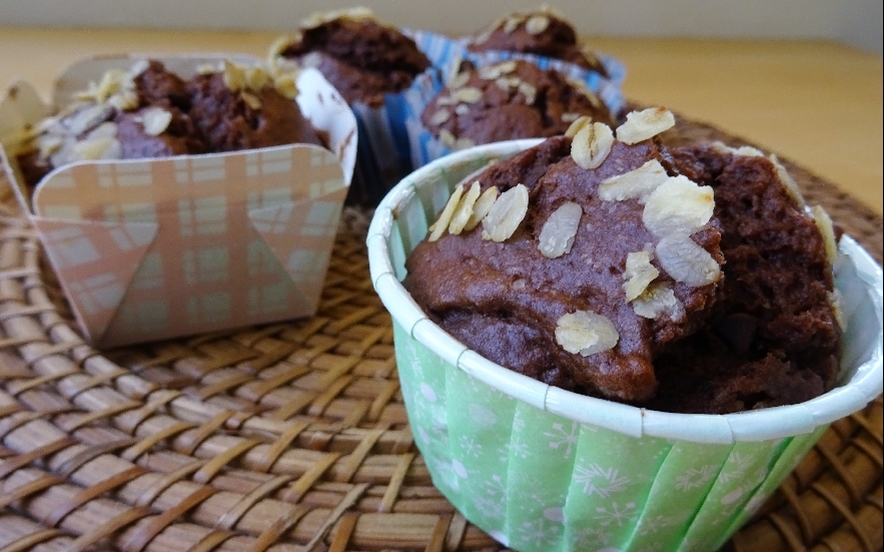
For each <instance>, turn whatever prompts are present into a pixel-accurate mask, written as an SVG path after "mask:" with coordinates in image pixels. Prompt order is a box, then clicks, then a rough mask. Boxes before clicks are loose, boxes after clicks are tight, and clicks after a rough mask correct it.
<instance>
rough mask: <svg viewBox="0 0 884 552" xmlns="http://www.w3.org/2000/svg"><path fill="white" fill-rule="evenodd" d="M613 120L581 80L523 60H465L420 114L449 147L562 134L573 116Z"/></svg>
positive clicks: (609, 123)
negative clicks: (487, 62) (477, 62)
mask: <svg viewBox="0 0 884 552" xmlns="http://www.w3.org/2000/svg"><path fill="white" fill-rule="evenodd" d="M582 115H588V116H590V117H592V118H593V120H595V121H600V122H603V123H605V124H608V125H612V124H613V123H614V121H613V119H612V117H611V114H610V112H609V111H608V108H607V107H606V106H605V104H604V103H603V102H602V101H601V100H600V99H599V98H598V97H597V96H596V95H595V94H593V93H592V92H591V91H590V90H589V89H588V88H586V86H583V85H582V83H578V82H576V81H573V80H570V79H568V78H567V77H565V75H563V74H562V73H559V72H558V71H555V70H552V69H546V70H544V69H541V68H539V67H537V66H536V65H534V64H533V63H529V62H527V61H517V60H511V61H504V62H500V63H495V64H491V65H487V66H483V67H479V68H476V67H473V66H472V65H471V64H464V65H463V66H462V68H461V71H460V72H459V73H458V74H457V75H456V76H454V77H453V78H452V79H451V80H450V81H449V83H448V85H447V86H446V87H445V88H444V89H443V90H442V91H441V92H440V93H439V94H438V95H437V96H436V97H434V98H433V99H432V100H431V101H430V103H429V104H427V107H426V108H425V109H424V111H423V113H422V115H421V122H422V123H423V125H424V127H425V128H426V129H427V130H428V131H429V132H430V133H432V134H433V135H434V136H436V137H437V138H440V139H442V140H443V142H446V145H449V146H450V147H453V148H459V147H460V146H468V145H476V144H488V143H491V142H497V141H500V140H510V139H515V138H543V137H547V136H554V135H556V134H564V132H565V131H566V130H567V129H568V127H569V126H570V125H571V123H573V122H574V121H575V120H576V119H577V118H578V117H580V116H582Z"/></svg>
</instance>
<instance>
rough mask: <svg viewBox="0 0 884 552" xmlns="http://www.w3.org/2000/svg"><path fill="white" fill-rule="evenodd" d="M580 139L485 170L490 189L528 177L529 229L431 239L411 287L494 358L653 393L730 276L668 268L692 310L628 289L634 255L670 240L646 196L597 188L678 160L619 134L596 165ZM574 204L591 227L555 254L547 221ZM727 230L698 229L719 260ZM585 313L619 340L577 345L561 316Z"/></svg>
mask: <svg viewBox="0 0 884 552" xmlns="http://www.w3.org/2000/svg"><path fill="white" fill-rule="evenodd" d="M575 139H576V138H575ZM571 148H572V140H571V139H570V138H568V137H564V136H559V137H553V138H550V139H548V140H546V141H545V142H543V143H542V144H541V145H540V146H537V147H535V148H532V149H530V150H528V151H526V152H523V153H521V154H518V155H516V156H515V157H513V158H511V159H510V160H507V161H504V162H501V163H499V164H497V165H494V166H492V167H491V168H489V169H488V170H487V171H485V172H484V173H482V174H481V175H479V176H478V177H477V178H476V180H478V181H479V182H480V184H481V187H482V188H483V189H486V188H488V187H491V186H497V187H498V188H499V189H500V190H501V192H503V191H505V190H507V189H509V188H511V187H513V186H515V185H516V183H521V184H523V185H524V186H525V187H527V189H528V193H529V205H530V209H529V210H528V212H527V214H526V216H525V218H524V219H523V220H522V222H521V224H520V225H519V226H518V229H517V230H516V231H515V232H514V233H513V235H512V236H511V237H510V238H508V239H506V240H505V241H503V242H495V241H490V240H487V239H483V236H482V229H481V228H477V229H475V230H473V231H464V232H462V233H461V234H459V235H454V234H451V233H446V234H444V235H443V236H441V237H440V238H439V239H438V240H437V241H433V242H430V241H425V242H422V243H421V244H419V245H418V246H417V247H416V248H415V250H414V251H413V252H412V254H411V255H410V257H409V258H408V262H407V264H406V268H407V270H408V276H407V277H406V279H405V281H404V285H405V287H406V288H407V289H408V290H409V292H410V293H411V294H412V295H413V296H414V298H415V300H416V301H417V302H418V304H420V305H421V306H422V307H423V308H424V309H425V310H426V311H427V312H428V313H429V314H430V315H431V316H432V317H433V318H434V320H436V321H437V322H438V323H439V324H440V325H441V326H442V327H443V328H445V329H446V330H447V331H449V332H451V333H452V335H454V336H455V337H456V338H458V339H460V340H462V341H463V342H464V343H465V344H466V345H467V346H469V347H471V348H473V349H475V350H476V351H478V352H479V353H481V354H482V355H483V356H486V357H487V358H490V359H492V360H495V361H498V362H500V363H502V364H503V365H505V366H507V367H509V368H512V369H514V370H516V371H518V372H521V373H523V374H526V375H529V376H531V377H534V378H536V379H539V380H541V381H543V382H546V383H550V384H553V385H557V386H560V387H563V388H566V389H576V390H580V391H583V392H586V393H590V394H593V395H599V396H605V397H612V398H617V399H620V400H626V401H643V400H648V399H650V398H651V397H653V396H654V395H655V393H656V390H657V379H656V377H655V375H654V367H653V358H654V357H655V356H656V355H657V354H658V353H659V351H660V350H661V349H662V348H663V347H664V346H665V345H666V344H667V343H669V342H671V341H673V340H676V339H679V338H681V337H683V336H684V335H686V334H688V333H690V332H692V331H693V330H694V329H695V325H696V324H697V321H698V320H701V319H702V318H703V317H704V316H705V314H706V313H707V311H708V310H709V308H710V306H711V304H712V302H713V300H714V298H715V295H716V291H717V289H718V286H719V280H720V279H719V278H717V277H716V278H713V279H712V281H710V282H709V283H707V284H704V285H688V284H685V283H682V282H678V281H675V280H674V279H673V278H671V277H670V276H668V275H667V274H666V273H665V271H664V270H662V268H660V267H658V269H659V272H660V275H659V277H658V278H657V279H656V280H655V284H660V285H665V286H666V287H668V288H669V289H671V291H672V292H673V294H674V297H675V298H676V299H677V300H678V303H679V305H680V306H681V309H680V310H681V312H670V313H664V314H662V315H660V316H657V317H655V318H653V319H649V318H645V317H643V316H640V315H639V314H637V313H636V312H635V309H634V306H633V304H631V303H630V302H628V301H627V300H626V298H625V296H624V282H625V280H624V272H625V271H626V264H627V257H628V255H629V254H630V253H636V252H642V251H647V250H650V251H653V250H654V248H655V246H656V245H657V244H658V243H659V242H660V241H661V240H660V238H659V237H658V236H656V235H654V233H653V232H651V231H650V230H649V229H648V228H647V227H646V226H645V225H644V224H643V222H642V220H643V211H644V206H643V205H642V204H641V203H640V202H639V201H638V200H636V199H629V200H624V201H617V200H603V199H601V198H600V197H599V195H598V194H597V189H598V187H599V185H600V183H601V182H603V181H605V180H606V179H608V178H609V177H612V176H616V175H620V174H623V173H626V172H629V171H631V170H633V169H636V168H638V167H640V166H642V165H643V164H644V163H646V162H648V161H651V160H654V161H657V162H660V161H663V162H666V161H667V160H666V159H665V156H664V154H663V152H662V151H661V149H660V147H659V146H658V145H657V144H656V143H655V142H654V141H651V140H645V141H642V142H639V143H637V144H635V145H627V144H623V143H620V142H616V143H614V145H613V148H612V150H611V152H610V154H609V155H608V156H607V158H606V159H605V161H604V163H602V164H601V166H599V167H598V168H597V169H592V170H585V169H583V168H581V167H580V166H578V165H577V164H576V163H575V161H574V159H573V158H572V156H571V155H570V152H571ZM566 202H573V203H576V204H578V205H579V208H580V213H581V214H580V222H579V227H578V228H577V231H576V235H575V236H574V239H573V245H572V247H571V248H570V251H569V252H567V253H565V254H562V255H560V256H558V257H556V258H548V257H547V256H545V255H544V254H543V253H542V252H541V250H540V248H539V247H538V242H539V240H540V235H541V233H542V228H543V226H544V224H545V222H546V221H547V220H548V219H549V218H550V216H551V214H552V213H553V212H554V211H555V210H556V209H558V208H559V207H561V206H562V205H563V204H564V203H566ZM719 238H720V236H719V233H718V230H717V228H716V227H715V225H714V224H703V225H702V226H701V228H699V229H698V230H697V231H695V232H693V233H692V236H691V239H692V240H693V241H694V242H695V243H696V244H697V245H699V246H700V247H701V248H702V249H703V250H704V251H705V252H707V253H708V254H709V255H710V260H714V262H715V263H716V266H717V263H720V262H721V256H720V251H719V249H718V242H719ZM653 262H655V263H656V260H655V261H653ZM578 311H591V312H593V313H596V314H598V315H602V316H603V317H605V318H607V319H608V320H609V321H610V322H612V323H613V325H614V327H615V328H616V331H617V333H618V334H619V339H618V340H617V342H616V345H615V346H614V347H612V348H609V349H607V350H604V351H601V352H598V353H594V354H590V355H588V356H584V355H583V354H580V353H576V354H575V353H572V352H569V351H567V350H566V349H565V348H564V347H563V346H562V344H561V343H560V340H559V339H558V338H557V336H556V328H557V322H558V321H559V320H561V319H562V317H563V316H564V315H566V314H569V313H575V312H578Z"/></svg>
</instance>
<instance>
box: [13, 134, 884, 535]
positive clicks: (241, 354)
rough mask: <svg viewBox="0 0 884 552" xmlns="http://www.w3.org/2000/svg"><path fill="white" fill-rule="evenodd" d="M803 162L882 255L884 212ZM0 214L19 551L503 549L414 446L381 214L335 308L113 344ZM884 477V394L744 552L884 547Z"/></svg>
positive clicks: (337, 257) (807, 469)
mask: <svg viewBox="0 0 884 552" xmlns="http://www.w3.org/2000/svg"><path fill="white" fill-rule="evenodd" d="M672 134H673V133H670V135H672ZM674 136H675V140H677V141H691V140H696V139H710V138H711V139H722V140H724V141H726V142H730V143H734V144H740V143H744V142H743V141H742V140H739V139H734V138H733V137H730V136H726V135H724V134H723V133H721V132H719V131H717V130H715V129H714V128H712V127H709V126H706V125H702V124H699V123H694V122H684V123H680V127H679V128H678V130H677V131H676V132H675V133H674ZM786 164H787V165H788V166H789V168H790V169H791V170H792V173H793V175H794V176H795V178H796V180H797V181H798V182H799V185H800V186H801V187H802V188H803V190H804V192H805V193H806V195H807V197H808V201H809V202H810V203H820V204H822V205H823V206H824V207H825V208H826V209H827V210H828V211H829V213H830V214H831V215H832V218H833V219H834V220H835V221H836V222H838V223H840V224H841V225H842V226H843V228H844V229H845V231H846V232H847V233H849V234H851V235H852V236H853V237H854V238H856V239H857V240H858V241H859V242H860V243H862V244H863V245H864V246H865V247H866V248H868V250H869V251H870V252H871V253H872V254H873V255H874V256H875V257H876V258H877V259H878V261H879V262H880V261H881V253H882V221H881V218H880V217H878V216H875V215H874V214H873V213H871V212H869V211H868V210H867V209H866V208H864V207H863V206H861V205H860V204H858V203H857V202H856V201H854V200H853V199H851V198H850V197H848V196H845V195H843V194H839V193H837V192H836V191H835V190H834V188H832V187H831V186H830V185H828V184H826V183H825V182H823V181H821V180H819V179H818V178H815V177H814V176H813V175H811V174H809V173H808V172H807V171H805V170H802V169H801V168H800V167H795V166H794V165H792V164H789V163H788V162H787V161H786ZM5 188H6V187H5V186H4V189H5ZM0 218H2V220H0V506H2V511H0V551H2V552H9V551H18V550H35V551H42V550H46V551H54V550H125V551H139V550H150V551H185V550H194V551H199V550H204V551H208V550H230V551H234V550H236V551H262V550H276V551H283V550H311V549H312V550H332V551H345V550H350V551H368V550H431V551H439V550H488V551H492V550H500V546H499V545H498V544H496V543H495V542H494V541H493V540H492V539H491V538H490V537H488V536H487V535H485V534H484V533H483V532H482V531H481V530H479V529H478V528H476V527H475V526H473V525H471V524H470V523H468V522H466V521H465V520H464V518H463V517H462V516H460V515H459V514H458V513H457V512H455V511H454V509H453V508H452V506H451V505H450V504H449V503H448V501H446V500H445V498H443V497H442V495H441V494H440V493H439V492H438V491H436V490H435V488H434V487H433V486H432V483H431V481H430V477H429V474H428V473H427V469H426V467H425V465H424V462H423V460H422V458H421V456H420V454H419V453H418V452H417V450H416V448H415V446H414V441H413V439H412V435H411V432H410V430H409V426H408V424H407V421H406V415H405V408H404V406H403V403H402V397H401V396H400V393H399V387H398V381H397V378H396V366H395V363H394V357H393V345H392V329H391V325H390V318H389V317H388V315H387V314H386V312H385V311H384V309H383V307H382V306H381V303H380V301H379V300H378V299H377V297H376V296H375V294H374V293H373V291H372V288H371V283H370V281H369V276H368V274H369V273H368V261H367V258H366V251H365V247H364V239H365V231H366V228H367V221H368V214H367V213H365V212H360V211H356V210H347V211H346V212H345V217H344V221H343V223H342V226H341V229H340V232H339V235H338V238H337V243H336V245H335V249H334V254H333V257H332V260H331V265H330V269H329V272H328V278H327V282H326V286H325V290H324V293H323V298H322V302H321V306H320V309H319V312H318V314H317V315H316V316H313V317H312V318H309V319H304V320H296V321H292V322H288V323H283V324H274V325H268V326H264V327H256V328H249V329H245V330H241V331H231V332H226V333H219V334H214V335H202V336H199V337H194V338H190V339H180V340H175V341H171V342H165V343H160V344H152V345H146V346H138V347H132V348H127V349H122V350H113V351H96V350H94V349H92V348H91V347H89V346H87V345H85V344H84V343H83V341H82V339H81V337H80V335H79V334H78V333H77V331H76V329H75V326H74V325H73V324H72V323H71V321H70V319H69V315H68V311H67V310H66V307H65V303H64V298H63V296H62V294H61V292H60V291H59V288H58V287H57V285H56V283H55V282H54V281H53V278H52V274H51V272H50V271H49V270H48V269H47V267H46V266H45V263H44V262H43V260H42V256H41V250H40V245H39V242H38V241H37V238H36V236H35V234H34V232H33V231H32V230H31V228H30V227H29V226H28V224H27V222H26V221H24V220H23V219H22V218H21V217H20V215H19V214H18V213H17V211H16V209H15V208H14V207H12V203H11V200H10V199H8V198H7V200H6V202H5V203H3V204H2V206H0ZM881 475H882V403H881V399H880V397H879V399H878V400H877V401H875V402H874V403H872V404H871V405H869V406H868V407H867V408H866V409H865V410H864V411H861V412H859V413H857V414H855V415H853V416H850V417H849V418H846V419H843V420H841V421H839V422H837V423H835V424H833V426H832V428H831V429H830V430H829V431H828V432H827V433H826V434H825V435H824V437H823V438H822V440H821V441H820V443H819V444H818V445H817V446H816V447H815V448H814V449H813V450H812V451H811V452H810V453H809V455H808V456H807V457H806V459H805V460H804V461H803V462H802V463H801V464H800V466H799V467H798V468H797V469H796V470H795V472H794V473H793V474H792V475H791V476H790V477H789V479H788V480H787V481H786V482H785V483H784V484H783V486H782V488H781V489H780V491H779V492H778V493H777V494H776V495H774V496H773V497H772V498H771V500H770V501H769V502H768V504H767V505H766V506H765V507H764V508H763V509H762V510H761V511H760V512H759V513H758V515H757V516H756V517H755V518H754V519H753V520H752V521H751V522H750V523H749V524H748V525H747V526H746V527H745V528H743V530H742V531H740V532H739V533H738V534H737V535H736V536H735V537H734V539H733V540H732V541H731V542H730V543H729V544H728V549H731V550H741V551H762V552H765V551H779V550H818V551H824V550H828V551H833V552H834V551H838V552H848V551H860V550H862V551H868V552H873V551H876V550H881V548H882V539H884V537H882V521H881V520H882V477H881Z"/></svg>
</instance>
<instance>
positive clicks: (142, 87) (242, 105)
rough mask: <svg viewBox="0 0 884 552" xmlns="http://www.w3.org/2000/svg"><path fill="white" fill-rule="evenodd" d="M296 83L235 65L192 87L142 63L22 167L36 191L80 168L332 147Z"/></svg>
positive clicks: (36, 144)
mask: <svg viewBox="0 0 884 552" xmlns="http://www.w3.org/2000/svg"><path fill="white" fill-rule="evenodd" d="M275 78H280V79H282V81H280V82H282V83H283V84H280V86H279V87H277V84H276V83H275V81H274V79H275ZM293 84H294V76H293V75H284V74H281V75H271V74H270V73H269V72H267V71H265V70H264V69H261V68H247V67H244V66H239V65H237V64H234V63H232V62H229V61H228V62H225V63H224V64H223V66H222V67H214V68H208V70H206V71H205V72H204V73H202V74H198V75H196V76H194V77H193V78H191V79H190V80H187V81H185V80H183V79H181V78H180V77H179V76H178V75H176V74H174V73H172V72H170V71H168V70H167V69H166V68H165V66H164V65H163V64H162V63H161V62H159V61H156V60H144V61H140V62H136V63H135V64H134V65H133V67H132V68H131V69H130V70H129V72H125V71H120V70H112V71H108V72H107V73H106V74H105V75H104V76H103V78H102V81H101V82H100V83H93V85H92V86H90V89H89V90H86V91H84V92H82V93H81V94H80V100H79V101H78V102H77V103H75V104H72V105H71V106H68V107H66V108H65V110H64V111H63V112H62V113H60V114H58V115H56V116H54V117H50V118H48V119H46V120H45V121H43V124H42V127H41V132H40V133H38V134H37V135H36V136H35V137H34V139H33V140H32V141H31V142H30V143H29V144H28V145H27V146H26V147H25V148H24V150H23V151H22V152H20V153H19V155H18V156H17V160H18V163H19V166H20V167H21V170H22V174H23V176H24V180H25V183H26V185H28V186H29V187H33V186H36V185H37V183H38V182H39V181H40V180H41V179H42V178H43V177H44V176H45V175H46V174H47V173H49V172H50V171H51V170H52V169H54V168H55V167H59V166H62V165H65V164H67V163H71V162H74V161H81V160H98V159H142V158H153V157H167V156H171V155H185V154H188V155H194V154H202V153H211V152H226V151H235V150H242V149H251V148H261V147H268V146H277V145H283V144H292V143H309V144H316V145H324V140H323V139H322V137H321V136H320V135H318V134H317V132H316V131H315V130H314V129H313V127H312V126H311V125H310V123H309V121H307V119H306V118H305V117H304V116H303V114H302V113H301V111H300V108H299V107H298V104H297V102H296V101H294V98H293V97H291V96H293V94H296V93H297V91H296V90H295V89H294V87H293ZM283 91H284V92H285V94H283Z"/></svg>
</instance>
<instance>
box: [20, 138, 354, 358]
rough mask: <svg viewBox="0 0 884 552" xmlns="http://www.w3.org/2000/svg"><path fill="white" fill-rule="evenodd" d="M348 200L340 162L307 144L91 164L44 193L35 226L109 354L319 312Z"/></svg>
mask: <svg viewBox="0 0 884 552" xmlns="http://www.w3.org/2000/svg"><path fill="white" fill-rule="evenodd" d="M295 174H297V175H298V180H299V182H298V184H299V185H298V186H295V185H293V184H295V183H294V182H293V175H295ZM345 193H346V186H345V183H344V180H343V177H342V175H341V167H340V165H339V162H338V159H337V157H336V156H335V155H333V154H332V153H331V152H329V151H327V150H323V149H321V148H317V147H314V146H306V145H294V146H281V147H277V148H269V149H266V150H256V151H251V152H242V153H234V154H228V155H206V156H200V157H196V156H188V157H179V158H169V159H156V160H150V161H118V162H109V163H88V164H79V165H74V166H71V167H70V168H67V169H63V170H62V171H60V172H59V173H57V174H56V175H53V176H51V177H50V178H49V180H47V181H46V182H45V183H44V185H43V186H42V187H41V189H40V191H39V192H38V193H37V194H36V195H35V199H34V203H35V210H36V211H37V213H38V215H42V217H41V216H38V217H35V218H34V222H35V226H36V227H37V229H38V231H39V232H40V234H41V237H42V239H43V243H44V245H45V247H46V251H47V254H48V256H49V258H50V259H51V261H52V263H53V266H54V267H55V269H56V271H57V272H58V274H59V276H60V279H61V280H62V281H63V282H66V284H65V291H66V293H67V295H68V298H69V299H70V301H71V303H72V304H73V306H74V308H75V310H76V312H77V315H78V316H79V317H80V319H81V321H82V323H83V325H84V326H85V327H86V328H88V333H89V335H90V337H91V338H92V339H93V340H95V341H96V342H99V343H101V344H103V345H113V344H121V343H127V342H131V341H133V340H139V341H141V340H154V339H160V338H163V337H169V336H175V335H188V334H193V333H196V332H205V331H213V330H218V329H222V328H228V327H236V326H246V325H252V324H256V323H261V322H267V321H270V320H279V319H283V318H294V317H299V316H305V315H309V314H311V313H313V312H314V311H315V309H316V307H317V304H318V300H319V294H320V292H321V289H322V283H323V278H324V275H325V270H326V268H327V266H328V259H329V252H330V251H331V247H332V244H333V241H334V235H335V230H336V228H337V221H338V218H339V216H340V211H341V206H342V204H343V199H344V195H345Z"/></svg>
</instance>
